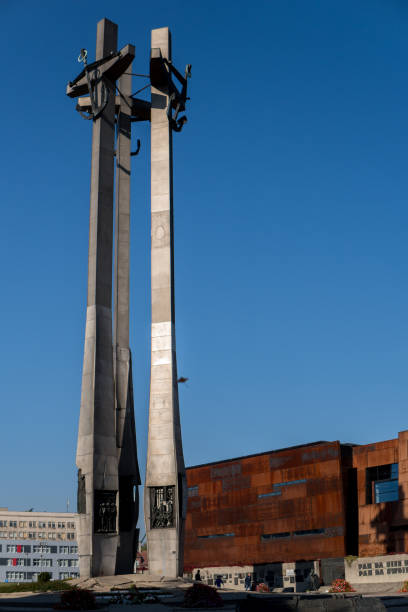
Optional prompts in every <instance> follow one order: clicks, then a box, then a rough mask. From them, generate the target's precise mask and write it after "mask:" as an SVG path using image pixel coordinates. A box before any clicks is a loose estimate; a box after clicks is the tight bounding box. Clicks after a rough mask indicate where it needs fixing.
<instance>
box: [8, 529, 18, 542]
mask: <svg viewBox="0 0 408 612" xmlns="http://www.w3.org/2000/svg"><path fill="white" fill-rule="evenodd" d="M16 537H17V531H10V532H9V538H10V539H12V540H14V539H15V538H16Z"/></svg>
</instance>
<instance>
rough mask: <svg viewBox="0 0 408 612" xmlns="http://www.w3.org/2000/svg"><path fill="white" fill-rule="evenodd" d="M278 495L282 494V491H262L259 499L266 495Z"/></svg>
mask: <svg viewBox="0 0 408 612" xmlns="http://www.w3.org/2000/svg"><path fill="white" fill-rule="evenodd" d="M276 495H282V491H272V492H271V493H261V494H260V495H258V497H259V499H263V498H264V497H275V496H276Z"/></svg>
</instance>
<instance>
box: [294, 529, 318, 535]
mask: <svg viewBox="0 0 408 612" xmlns="http://www.w3.org/2000/svg"><path fill="white" fill-rule="evenodd" d="M323 534H324V529H299V531H294V532H293V535H294V536H308V535H323Z"/></svg>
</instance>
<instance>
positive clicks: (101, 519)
mask: <svg viewBox="0 0 408 612" xmlns="http://www.w3.org/2000/svg"><path fill="white" fill-rule="evenodd" d="M116 49H117V26H116V25H115V24H113V23H112V22H111V21H109V20H107V19H103V20H102V21H100V22H99V23H98V30H97V45H96V60H95V62H93V63H91V64H88V63H87V51H86V50H85V49H82V50H81V54H80V56H79V58H78V60H79V61H81V62H83V64H84V69H83V70H82V72H81V73H80V74H79V75H78V76H77V77H76V79H74V81H72V82H70V83H69V84H68V87H67V95H68V96H70V97H72V98H78V102H77V110H78V111H79V112H80V113H81V115H82V116H83V117H85V118H86V119H91V120H92V122H93V132H92V164H91V212H90V231H89V256H88V257H89V261H88V305H87V316H86V332H85V350H84V363H83V374H82V393H81V410H80V420H79V431H78V447H77V466H78V513H79V521H78V545H79V558H80V574H81V577H89V576H103V575H113V574H115V573H131V572H132V571H133V567H134V561H135V557H136V552H137V539H138V530H137V529H136V524H137V519H138V509H139V499H138V490H137V486H138V485H139V484H140V477H139V469H138V461H137V449H136V436H135V421H134V408H133V382H132V357H131V351H130V347H129V260H130V254H129V246H130V174H131V164H130V161H131V156H132V155H133V154H132V153H131V124H132V121H149V120H150V122H151V209H152V217H151V230H152V249H151V253H152V347H151V386H150V411H149V437H148V457H147V469H146V488H145V518H146V531H147V541H148V548H149V567H150V572H151V574H160V575H161V576H166V577H168V578H174V577H177V576H181V575H182V572H183V531H184V520H185V513H186V477H185V468H184V459H183V451H182V443H181V430H180V417H179V404H178V387H177V384H178V383H177V365H176V349H175V329H174V326H175V315H174V252H173V244H174V233H173V167H172V155H173V151H172V133H173V131H175V132H180V131H181V129H182V127H183V125H184V123H185V122H186V120H187V119H186V117H185V116H183V117H180V118H179V117H178V115H179V113H180V111H184V110H185V103H186V100H187V78H188V76H190V68H191V67H190V66H187V67H186V73H185V76H184V77H183V76H182V75H181V74H180V73H179V72H178V71H177V69H176V68H175V67H174V66H173V65H172V62H171V47H170V32H169V30H168V28H160V29H157V30H153V31H152V49H151V60H150V79H151V102H147V101H145V100H140V99H138V98H136V97H135V96H134V95H132V74H131V73H132V60H133V58H134V55H135V53H134V47H133V46H132V45H127V46H126V47H124V48H123V49H121V50H120V51H117V50H116ZM174 79H177V80H178V82H179V83H180V84H181V89H178V88H177V86H176V85H175V81H174ZM117 80H119V85H118V86H117V85H116V81H117ZM116 89H117V90H118V95H117V94H116ZM115 159H116V173H115V162H114V160H115ZM115 178H116V181H115ZM114 184H115V186H116V192H115V194H116V198H115V199H116V213H115V241H114V248H115V261H114V291H113V302H114V319H113V321H112V280H113V279H112V263H113V262H112V251H113V227H114V225H113V209H114Z"/></svg>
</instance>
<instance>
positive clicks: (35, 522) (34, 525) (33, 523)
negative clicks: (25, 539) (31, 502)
mask: <svg viewBox="0 0 408 612" xmlns="http://www.w3.org/2000/svg"><path fill="white" fill-rule="evenodd" d="M28 526H29V527H37V521H30V522H29V523H28Z"/></svg>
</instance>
